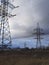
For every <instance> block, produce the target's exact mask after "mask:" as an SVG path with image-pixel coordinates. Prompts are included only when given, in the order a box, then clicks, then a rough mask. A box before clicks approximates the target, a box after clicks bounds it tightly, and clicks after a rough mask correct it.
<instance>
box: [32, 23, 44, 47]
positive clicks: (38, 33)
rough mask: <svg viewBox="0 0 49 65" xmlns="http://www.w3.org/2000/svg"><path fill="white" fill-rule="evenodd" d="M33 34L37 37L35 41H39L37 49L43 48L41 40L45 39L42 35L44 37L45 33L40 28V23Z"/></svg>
mask: <svg viewBox="0 0 49 65" xmlns="http://www.w3.org/2000/svg"><path fill="white" fill-rule="evenodd" d="M33 34H34V35H35V38H34V39H37V43H36V48H38V47H40V48H41V39H43V38H42V37H41V35H44V33H43V29H42V28H40V26H39V23H37V28H35V29H34V33H33Z"/></svg>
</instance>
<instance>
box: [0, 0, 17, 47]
mask: <svg viewBox="0 0 49 65" xmlns="http://www.w3.org/2000/svg"><path fill="white" fill-rule="evenodd" d="M8 7H10V8H11V9H12V10H13V9H14V8H15V6H13V5H12V4H11V3H10V2H9V0H1V1H0V46H1V47H2V48H4V47H5V48H7V47H8V46H11V33H10V28H9V22H8V17H11V16H15V15H12V14H9V13H8ZM17 7H18V6H17Z"/></svg>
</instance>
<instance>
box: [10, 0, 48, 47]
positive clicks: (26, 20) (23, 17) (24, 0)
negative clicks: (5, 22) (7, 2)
mask: <svg viewBox="0 0 49 65" xmlns="http://www.w3.org/2000/svg"><path fill="white" fill-rule="evenodd" d="M11 3H12V4H13V5H15V6H19V8H16V9H14V10H13V11H12V12H11V13H12V14H16V15H17V16H15V17H12V18H9V24H10V30H11V35H12V37H16V38H18V37H19V38H21V37H24V36H32V33H33V29H34V28H36V27H37V23H38V22H39V25H40V27H41V28H43V29H44V31H45V32H49V0H13V2H12V0H11ZM47 37H48V36H47ZM47 37H45V38H46V39H47V40H48V39H49V38H47ZM46 39H44V40H43V44H44V45H46V43H48V41H47V42H46ZM25 41H26V42H27V43H28V46H29V47H34V46H35V45H36V40H35V41H34V40H33V38H27V39H16V40H13V43H14V44H15V43H16V42H17V44H16V45H15V46H19V45H20V46H21V47H23V46H24V44H23V43H24V42H25ZM20 43H21V44H20Z"/></svg>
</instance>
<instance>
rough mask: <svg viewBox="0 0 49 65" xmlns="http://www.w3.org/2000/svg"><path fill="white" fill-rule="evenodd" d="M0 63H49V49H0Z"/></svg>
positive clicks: (42, 64)
mask: <svg viewBox="0 0 49 65" xmlns="http://www.w3.org/2000/svg"><path fill="white" fill-rule="evenodd" d="M0 65H49V51H33V50H32V51H30V50H20V51H17V50H14V51H12V50H11V51H0Z"/></svg>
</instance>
